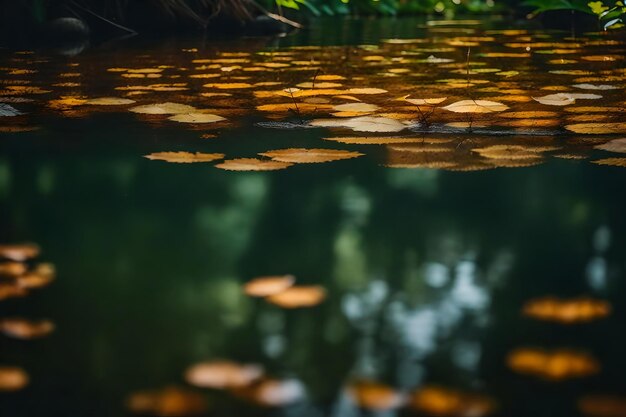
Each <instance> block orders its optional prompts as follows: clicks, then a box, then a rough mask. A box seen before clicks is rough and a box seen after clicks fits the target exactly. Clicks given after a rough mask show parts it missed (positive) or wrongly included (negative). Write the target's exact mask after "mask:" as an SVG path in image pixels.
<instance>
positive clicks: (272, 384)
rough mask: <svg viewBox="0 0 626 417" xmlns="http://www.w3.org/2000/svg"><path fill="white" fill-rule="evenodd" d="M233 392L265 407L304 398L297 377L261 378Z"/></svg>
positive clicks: (303, 389)
mask: <svg viewBox="0 0 626 417" xmlns="http://www.w3.org/2000/svg"><path fill="white" fill-rule="evenodd" d="M235 394H237V395H238V396H240V397H243V398H245V399H248V400H249V401H252V402H254V403H256V404H259V405H262V406H265V407H281V406H285V405H289V404H293V403H295V402H298V401H300V400H302V399H304V397H305V395H306V390H305V388H304V385H303V384H302V382H300V381H298V380H297V379H269V378H268V379H263V380H261V381H259V382H257V383H255V384H253V385H251V386H248V387H245V388H243V389H241V390H236V391H235Z"/></svg>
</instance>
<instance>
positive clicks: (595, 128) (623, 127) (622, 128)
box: [565, 122, 626, 135]
mask: <svg viewBox="0 0 626 417" xmlns="http://www.w3.org/2000/svg"><path fill="white" fill-rule="evenodd" d="M565 129H567V130H569V131H570V132H575V133H584V134H590V135H611V134H620V133H626V122H617V123H576V124H573V125H567V126H565Z"/></svg>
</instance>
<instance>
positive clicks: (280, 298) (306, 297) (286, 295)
mask: <svg viewBox="0 0 626 417" xmlns="http://www.w3.org/2000/svg"><path fill="white" fill-rule="evenodd" d="M325 298H326V290H325V289H324V288H322V287H320V286H317V285H312V286H298V287H290V288H287V289H286V290H285V291H283V292H280V293H278V294H274V295H271V296H269V297H267V301H269V302H270V303H272V304H275V305H277V306H279V307H283V308H301V307H313V306H316V305H318V304H320V303H321V302H322V301H324V299H325Z"/></svg>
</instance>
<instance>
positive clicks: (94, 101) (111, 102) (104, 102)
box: [85, 97, 135, 106]
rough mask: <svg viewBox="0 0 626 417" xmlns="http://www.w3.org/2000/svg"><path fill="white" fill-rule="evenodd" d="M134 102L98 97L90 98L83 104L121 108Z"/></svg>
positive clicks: (124, 99)
mask: <svg viewBox="0 0 626 417" xmlns="http://www.w3.org/2000/svg"><path fill="white" fill-rule="evenodd" d="M133 103H135V100H131V99H128V98H119V97H99V98H90V99H88V100H86V101H85V104H91V105H95V106H122V105H125V104H133Z"/></svg>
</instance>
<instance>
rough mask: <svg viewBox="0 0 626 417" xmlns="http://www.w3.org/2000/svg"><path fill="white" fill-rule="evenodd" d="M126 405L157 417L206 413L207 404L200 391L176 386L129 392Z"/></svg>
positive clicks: (141, 412) (138, 411)
mask: <svg viewBox="0 0 626 417" xmlns="http://www.w3.org/2000/svg"><path fill="white" fill-rule="evenodd" d="M126 405H127V407H128V408H129V409H130V411H132V412H133V413H137V414H143V415H145V414H148V415H153V416H159V417H186V416H196V415H200V414H204V413H206V411H207V410H208V404H207V401H206V399H205V398H204V396H203V395H202V394H200V393H197V392H194V391H190V390H187V389H183V388H177V387H166V388H163V389H161V390H155V391H138V392H135V393H133V394H131V395H130V396H129V397H128V399H127V401H126Z"/></svg>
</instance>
